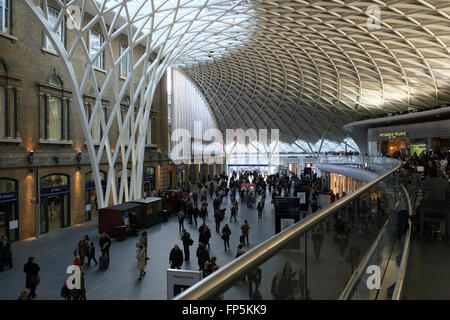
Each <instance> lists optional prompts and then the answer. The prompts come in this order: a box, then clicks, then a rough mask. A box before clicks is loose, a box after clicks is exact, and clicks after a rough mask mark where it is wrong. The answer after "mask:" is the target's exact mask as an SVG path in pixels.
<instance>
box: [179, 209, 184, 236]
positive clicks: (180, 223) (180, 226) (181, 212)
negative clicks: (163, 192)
mask: <svg viewBox="0 0 450 320" xmlns="http://www.w3.org/2000/svg"><path fill="white" fill-rule="evenodd" d="M183 229H184V212H183V211H182V210H180V211H179V212H178V232H180V233H181V230H183Z"/></svg>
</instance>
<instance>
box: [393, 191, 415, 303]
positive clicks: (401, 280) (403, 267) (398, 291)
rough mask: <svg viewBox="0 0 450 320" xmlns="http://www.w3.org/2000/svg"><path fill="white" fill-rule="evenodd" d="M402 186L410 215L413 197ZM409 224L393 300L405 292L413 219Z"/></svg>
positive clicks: (398, 298)
mask: <svg viewBox="0 0 450 320" xmlns="http://www.w3.org/2000/svg"><path fill="white" fill-rule="evenodd" d="M402 188H403V191H404V192H405V194H406V198H407V199H408V210H409V216H411V214H412V213H413V212H412V205H411V199H410V197H409V194H408V191H407V190H406V188H405V187H404V186H402ZM408 224H409V226H408V231H407V233H406V239H405V245H404V246H403V255H402V260H401V263H400V268H399V271H398V275H397V280H396V281H395V288H394V292H393V294H392V300H400V298H401V296H402V293H403V284H404V281H405V275H406V265H407V263H408V258H409V251H410V248H411V233H412V223H411V219H409V221H408Z"/></svg>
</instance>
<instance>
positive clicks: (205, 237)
mask: <svg viewBox="0 0 450 320" xmlns="http://www.w3.org/2000/svg"><path fill="white" fill-rule="evenodd" d="M200 228H201V231H200V235H199V242H201V243H203V244H204V245H205V246H208V250H209V249H211V245H210V244H209V239H210V238H211V230H210V229H209V227H208V225H206V224H204V225H202V226H201V227H200Z"/></svg>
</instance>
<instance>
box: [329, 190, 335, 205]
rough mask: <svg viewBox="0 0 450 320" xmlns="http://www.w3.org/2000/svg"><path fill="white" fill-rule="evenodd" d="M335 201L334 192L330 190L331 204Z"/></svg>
mask: <svg viewBox="0 0 450 320" xmlns="http://www.w3.org/2000/svg"><path fill="white" fill-rule="evenodd" d="M335 201H336V196H335V195H334V192H333V191H331V194H330V204H332V203H333V202H335Z"/></svg>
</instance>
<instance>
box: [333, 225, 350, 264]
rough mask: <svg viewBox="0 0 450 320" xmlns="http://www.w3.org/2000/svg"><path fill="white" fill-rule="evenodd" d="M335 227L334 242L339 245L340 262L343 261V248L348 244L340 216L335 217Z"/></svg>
mask: <svg viewBox="0 0 450 320" xmlns="http://www.w3.org/2000/svg"><path fill="white" fill-rule="evenodd" d="M335 229H336V243H337V245H338V246H339V251H340V257H339V261H340V263H344V255H345V249H346V248H347V245H348V232H347V228H346V226H345V223H344V221H343V220H342V218H340V217H339V218H338V219H337V221H336V224H335Z"/></svg>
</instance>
